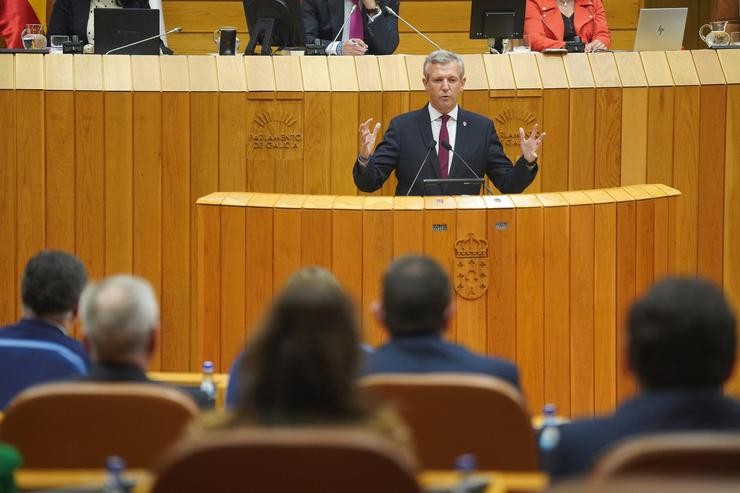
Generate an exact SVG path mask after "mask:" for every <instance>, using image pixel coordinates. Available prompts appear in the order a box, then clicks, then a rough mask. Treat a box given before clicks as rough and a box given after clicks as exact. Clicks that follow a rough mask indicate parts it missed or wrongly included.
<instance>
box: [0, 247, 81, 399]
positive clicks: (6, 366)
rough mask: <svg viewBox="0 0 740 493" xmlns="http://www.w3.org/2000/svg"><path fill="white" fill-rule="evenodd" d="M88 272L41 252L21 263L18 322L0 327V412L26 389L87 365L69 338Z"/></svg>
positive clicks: (64, 257)
mask: <svg viewBox="0 0 740 493" xmlns="http://www.w3.org/2000/svg"><path fill="white" fill-rule="evenodd" d="M85 284H87V271H86V269H85V266H84V265H83V263H82V261H80V259H79V258H77V257H75V256H74V255H70V254H69V253H66V252H62V251H57V250H44V251H42V252H40V253H38V254H37V255H35V256H34V257H33V258H31V259H30V260H29V261H28V263H27V264H26V268H25V270H24V272H23V280H22V281H21V297H22V300H23V318H21V320H19V321H18V322H17V323H16V324H13V325H8V326H6V327H2V328H0V348H1V350H2V356H0V359H2V361H0V367H2V370H3V372H4V373H3V380H2V384H1V385H0V408H2V407H4V406H5V404H7V402H8V401H9V400H10V399H11V398H12V397H13V396H14V395H15V394H16V393H18V392H20V391H22V390H24V389H25V388H27V387H29V386H31V385H34V384H38V383H44V382H49V381H52V380H58V379H64V378H69V377H70V376H73V375H79V374H84V373H85V372H86V371H87V368H88V366H89V365H90V361H89V359H88V356H87V353H86V352H85V349H84V348H83V347H82V344H80V343H79V342H78V341H76V340H75V339H73V338H72V337H70V336H69V333H70V332H71V331H72V327H73V326H74V323H75V321H76V320H77V303H78V301H79V298H80V293H81V292H82V290H83V289H84V287H85Z"/></svg>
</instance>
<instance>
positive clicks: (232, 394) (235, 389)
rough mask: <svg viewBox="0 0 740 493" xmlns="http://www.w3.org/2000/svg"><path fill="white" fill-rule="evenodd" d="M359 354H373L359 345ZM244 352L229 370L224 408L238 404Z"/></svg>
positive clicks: (365, 347) (367, 347) (370, 347)
mask: <svg viewBox="0 0 740 493" xmlns="http://www.w3.org/2000/svg"><path fill="white" fill-rule="evenodd" d="M360 350H361V353H362V354H363V356H364V355H368V354H370V353H372V352H373V348H372V346H369V345H367V344H365V343H360ZM245 352H246V351H242V352H241V353H239V354H238V355H237V356H236V358H235V359H234V362H233V363H231V368H229V384H228V385H227V387H226V407H228V408H229V409H233V408H234V407H236V405H237V403H238V402H239V392H240V390H241V388H242V377H243V374H242V369H241V368H242V365H244V357H245Z"/></svg>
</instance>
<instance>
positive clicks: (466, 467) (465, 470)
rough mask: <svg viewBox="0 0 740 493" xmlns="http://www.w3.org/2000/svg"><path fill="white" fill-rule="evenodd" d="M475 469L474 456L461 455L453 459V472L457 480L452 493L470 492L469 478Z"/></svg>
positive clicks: (476, 460)
mask: <svg viewBox="0 0 740 493" xmlns="http://www.w3.org/2000/svg"><path fill="white" fill-rule="evenodd" d="M477 468H478V459H476V457H475V455H474V454H463V455H460V456H458V457H457V458H456V459H455V470H456V471H457V474H458V477H459V479H458V482H457V486H455V489H454V493H468V492H469V491H472V488H471V486H472V484H471V477H472V476H473V473H474V472H475V470H476V469H477Z"/></svg>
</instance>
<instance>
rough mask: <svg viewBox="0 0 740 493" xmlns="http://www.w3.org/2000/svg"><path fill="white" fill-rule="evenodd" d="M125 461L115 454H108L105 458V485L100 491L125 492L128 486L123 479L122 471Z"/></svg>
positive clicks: (104, 492)
mask: <svg viewBox="0 0 740 493" xmlns="http://www.w3.org/2000/svg"><path fill="white" fill-rule="evenodd" d="M124 469H126V463H125V462H124V460H123V459H122V458H120V457H118V456H117V455H109V456H108V457H107V458H106V459H105V471H106V473H105V485H103V490H102V493H126V492H127V491H128V488H127V487H126V483H125V482H124V481H123V471H124Z"/></svg>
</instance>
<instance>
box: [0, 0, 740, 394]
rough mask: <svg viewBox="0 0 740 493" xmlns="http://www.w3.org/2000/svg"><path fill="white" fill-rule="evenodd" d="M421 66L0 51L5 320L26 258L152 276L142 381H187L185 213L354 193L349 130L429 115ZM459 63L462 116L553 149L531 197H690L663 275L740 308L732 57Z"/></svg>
mask: <svg viewBox="0 0 740 493" xmlns="http://www.w3.org/2000/svg"><path fill="white" fill-rule="evenodd" d="M189 3H192V2H189ZM422 60H423V58H422V57H420V56H386V57H372V56H367V57H331V58H324V57H273V58H270V57H211V56H174V57H146V56H141V57H140V56H133V57H129V56H115V57H114V56H110V57H101V56H97V55H85V56H71V55H50V56H37V55H28V54H22V55H15V56H14V55H8V54H2V55H0V121H2V122H3V124H2V125H0V237H1V238H2V241H0V280H2V289H0V323H7V322H10V321H12V320H14V319H15V318H17V317H18V316H19V315H20V303H19V302H18V300H19V298H20V295H19V284H20V278H21V275H22V272H23V267H24V265H25V263H26V261H27V259H28V258H29V257H30V256H31V255H32V254H33V253H35V252H36V251H37V250H39V249H41V248H63V249H65V250H70V251H74V252H76V253H77V254H78V255H80V256H81V257H82V259H83V260H84V261H85V263H86V264H87V266H88V269H89V271H90V274H91V277H92V278H99V277H102V276H104V275H109V274H112V273H116V272H134V273H136V274H138V275H141V276H143V277H146V278H147V279H149V280H150V281H151V282H152V283H153V285H154V287H155V290H156V291H157V293H159V295H160V299H161V304H162V332H161V335H162V337H161V345H160V348H159V350H158V351H157V353H156V354H155V359H154V362H153V369H157V370H158V369H161V370H165V371H189V370H193V371H197V370H198V368H199V367H200V363H201V361H200V357H201V354H200V351H199V348H198V346H197V344H191V340H193V334H194V333H195V308H194V307H195V303H196V293H195V277H196V264H195V258H196V255H195V252H196V212H195V201H196V200H197V199H198V198H199V197H202V196H204V195H206V194H209V193H211V192H214V191H231V190H237V191H252V192H263V193H264V192H274V193H305V194H333V195H357V191H356V189H355V187H354V185H353V183H352V177H351V173H350V168H351V166H352V162H353V160H354V159H355V156H356V154H357V126H358V124H359V122H361V121H364V120H365V119H366V118H368V117H369V116H375V117H376V118H378V119H380V120H381V121H382V123H383V125H384V128H386V127H387V125H388V122H389V121H390V119H391V118H392V117H394V116H396V115H397V114H399V113H401V112H404V111H407V110H409V109H413V108H418V107H420V106H421V105H422V104H424V102H425V100H426V98H425V96H426V94H425V93H424V92H423V88H422V85H421V67H422ZM465 61H466V76H467V84H466V91H465V94H464V97H463V101H462V104H463V105H464V106H465V107H466V108H468V109H471V110H474V111H477V112H480V113H483V114H486V115H488V116H489V117H490V118H492V119H493V120H494V121H495V123H496V126H497V129H498V132H499V134H500V135H501V137H502V140H503V142H504V145H505V149H506V151H507V152H508V153H509V155H510V157H512V158H515V157H516V153H517V148H518V143H517V140H516V130H517V129H518V127H519V126H520V125H524V126H529V124H531V122H533V121H535V120H536V121H539V122H540V123H542V124H543V125H544V128H545V129H546V130H547V132H548V134H549V135H548V137H547V139H546V141H545V144H544V148H543V150H542V157H541V162H540V164H541V168H540V174H539V176H538V178H537V180H536V181H535V183H533V184H532V186H531V187H530V189H529V190H528V192H530V193H537V192H560V191H565V190H583V189H592V188H608V187H618V186H626V185H634V184H642V183H665V184H666V185H668V186H671V187H674V188H676V189H678V190H681V193H682V199H681V201H679V203H678V204H677V205H676V220H675V222H674V223H671V226H670V227H671V228H673V229H675V232H676V236H675V239H674V240H673V247H674V250H673V255H674V256H675V262H674V266H675V271H674V272H684V273H690V274H700V275H703V276H707V277H710V278H712V279H714V280H715V281H717V282H718V283H720V284H722V285H723V286H724V288H725V292H726V293H727V294H728V296H729V297H730V299H731V300H732V301H733V303H734V304H735V306H736V307H740V249H738V248H736V247H734V245H736V244H737V243H738V238H740V214H738V212H737V210H738V209H737V206H736V204H737V202H738V194H739V193H740V173H738V169H740V139H738V138H737V137H736V136H737V135H739V134H740V51H739V50H724V51H723V52H720V53H716V52H714V51H712V50H699V51H681V52H668V53H662V52H646V53H599V54H588V55H584V54H574V55H568V56H566V57H545V56H542V55H539V54H517V55H512V56H498V57H497V56H493V55H466V56H465ZM392 189H393V184H392V183H389V184H388V185H387V186H386V190H385V193H389V192H390V191H392ZM735 381H736V386H735V390H736V392H740V378H737V379H736V380H735Z"/></svg>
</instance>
